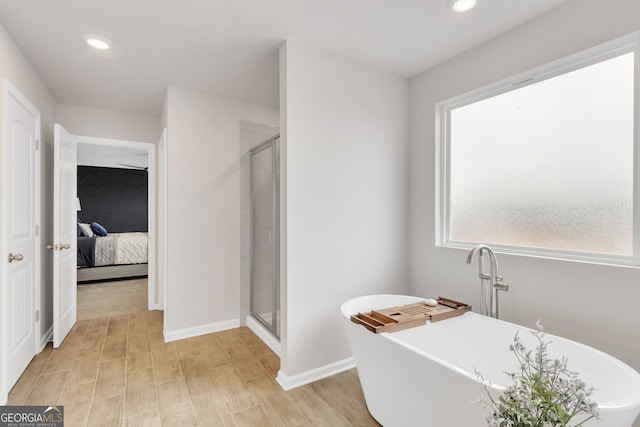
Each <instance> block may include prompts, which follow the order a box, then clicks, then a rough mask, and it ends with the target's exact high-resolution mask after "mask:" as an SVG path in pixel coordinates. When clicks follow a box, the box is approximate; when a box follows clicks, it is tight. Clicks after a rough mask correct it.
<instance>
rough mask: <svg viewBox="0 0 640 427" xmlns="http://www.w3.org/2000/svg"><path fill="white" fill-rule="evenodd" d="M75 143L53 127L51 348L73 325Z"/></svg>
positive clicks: (75, 237) (75, 194)
mask: <svg viewBox="0 0 640 427" xmlns="http://www.w3.org/2000/svg"><path fill="white" fill-rule="evenodd" d="M77 159H78V143H77V141H76V139H75V137H74V136H72V135H71V134H70V133H69V132H67V131H66V130H65V129H64V128H63V127H62V126H60V125H59V124H57V123H56V124H55V125H54V149H53V163H54V166H53V244H52V245H50V246H49V248H50V249H53V346H54V347H56V348H57V347H59V346H60V344H62V341H63V340H64V339H65V337H66V336H67V334H68V333H69V331H70V330H71V328H72V327H73V325H74V324H75V323H76V316H77V310H76V300H77V290H76V286H77V284H76V277H77V267H76V266H77V211H76V197H77V168H78V160H77Z"/></svg>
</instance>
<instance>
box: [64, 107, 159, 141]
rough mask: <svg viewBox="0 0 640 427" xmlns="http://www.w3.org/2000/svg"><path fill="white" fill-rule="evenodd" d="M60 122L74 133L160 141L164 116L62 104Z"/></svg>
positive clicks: (131, 139)
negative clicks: (161, 118)
mask: <svg viewBox="0 0 640 427" xmlns="http://www.w3.org/2000/svg"><path fill="white" fill-rule="evenodd" d="M56 111H57V121H58V122H59V123H60V124H61V125H62V126H64V128H65V129H67V130H68V131H69V132H70V133H71V134H72V135H84V136H97V137H101V138H113V139H125V140H130V141H141V142H153V143H156V142H158V138H159V137H160V133H161V130H162V128H161V125H160V122H161V120H160V117H159V116H150V115H144V114H130V113H119V112H115V111H109V110H102V109H97V108H89V107H81V106H77V105H67V104H58V106H57V110H56Z"/></svg>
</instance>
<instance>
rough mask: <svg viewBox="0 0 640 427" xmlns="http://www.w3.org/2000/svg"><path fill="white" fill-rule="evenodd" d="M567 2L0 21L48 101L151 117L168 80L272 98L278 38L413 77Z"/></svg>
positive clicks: (81, 8)
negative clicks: (105, 47)
mask: <svg viewBox="0 0 640 427" xmlns="http://www.w3.org/2000/svg"><path fill="white" fill-rule="evenodd" d="M565 1H566V0H478V6H477V7H476V8H475V9H473V10H472V11H470V12H467V13H465V14H457V13H454V12H452V11H451V10H450V9H449V8H448V6H447V5H448V2H449V0H315V1H311V0H107V1H104V0H103V1H97V0H55V1H54V0H0V23H1V24H2V26H4V27H5V28H6V29H7V31H8V32H9V34H10V35H11V36H12V37H13V39H14V40H15V42H16V44H17V45H18V47H19V48H20V49H21V50H22V51H23V52H24V54H25V56H26V57H27V58H28V59H29V61H30V62H31V63H32V64H33V65H34V67H35V68H36V69H37V71H38V73H39V74H40V77H41V78H42V79H43V81H44V83H45V84H46V85H47V86H48V87H49V89H50V90H51V92H52V93H53V95H54V97H55V98H56V100H57V101H58V102H60V103H64V104H71V105H83V106H88V107H94V108H103V109H109V110H114V111H122V112H134V113H143V114H158V113H159V112H160V110H161V107H162V102H163V99H164V91H165V88H166V87H167V86H169V85H172V86H177V87H182V88H186V89H193V90H198V91H203V92H208V93H215V94H220V95H227V96H233V97H237V98H241V99H246V100H250V101H254V102H258V103H262V104H268V105H277V104H278V56H277V51H278V46H279V45H280V44H281V43H282V41H284V40H294V41H297V42H300V43H303V44H305V45H308V46H310V47H313V48H316V49H320V50H323V51H326V52H331V53H334V54H337V55H340V56H343V57H347V58H351V59H353V60H355V61H358V62H361V63H364V64H368V65H371V66H373V67H376V68H379V69H381V70H386V71H389V72H392V73H395V74H398V75H402V76H412V75H415V74H417V73H419V72H420V71H423V70H425V69H427V68H430V67H432V66H434V65H436V64H438V63H441V62H443V61H445V60H447V59H449V58H451V57H453V56H455V55H457V54H459V53H461V52H463V51H465V50H467V49H470V48H471V47H473V46H476V45H478V44H480V43H482V42H484V41H486V40H488V39H490V38H493V37H495V36H496V35H498V34H501V33H503V32H505V31H507V30H509V29H511V28H513V27H515V26H518V25H520V24H522V23H524V22H526V21H528V20H530V19H532V18H534V17H536V16H538V15H540V14H543V13H545V12H547V11H549V10H551V9H553V8H555V7H557V6H559V5H560V4H562V3H564V2H565ZM86 33H92V34H99V35H102V36H104V37H106V38H107V39H109V40H110V41H111V42H112V45H113V48H112V49H111V50H109V51H106V52H105V51H96V50H93V49H92V48H90V47H88V46H87V45H86V44H85V43H84V41H83V40H82V36H83V34H86Z"/></svg>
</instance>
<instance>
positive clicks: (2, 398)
mask: <svg viewBox="0 0 640 427" xmlns="http://www.w3.org/2000/svg"><path fill="white" fill-rule="evenodd" d="M8 401H9V396H8V395H7V393H2V394H0V406H5V405H6V404H7V402H8Z"/></svg>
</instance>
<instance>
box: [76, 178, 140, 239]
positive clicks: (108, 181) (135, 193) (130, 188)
mask: <svg viewBox="0 0 640 427" xmlns="http://www.w3.org/2000/svg"><path fill="white" fill-rule="evenodd" d="M147 180H148V173H147V171H144V170H135V169H116V168H100V167H94V166H78V197H79V198H80V205H81V207H82V210H81V211H80V212H78V218H80V219H81V220H82V222H97V223H99V224H101V225H103V226H104V227H105V228H106V229H107V231H108V232H110V233H124V232H131V231H148V202H147V198H148V191H147V188H148V182H147Z"/></svg>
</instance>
